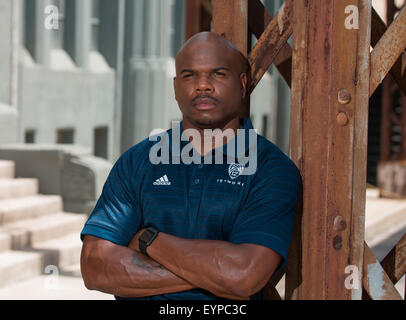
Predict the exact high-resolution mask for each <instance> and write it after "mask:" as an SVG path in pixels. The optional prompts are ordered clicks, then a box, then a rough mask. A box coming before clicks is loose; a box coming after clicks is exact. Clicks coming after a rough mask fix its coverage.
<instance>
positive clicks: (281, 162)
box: [257, 134, 299, 174]
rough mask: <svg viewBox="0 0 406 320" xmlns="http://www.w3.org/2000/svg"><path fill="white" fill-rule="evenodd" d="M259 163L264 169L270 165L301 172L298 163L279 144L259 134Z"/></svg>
mask: <svg viewBox="0 0 406 320" xmlns="http://www.w3.org/2000/svg"><path fill="white" fill-rule="evenodd" d="M257 149H258V164H261V165H262V166H263V167H264V169H265V168H269V167H279V168H281V167H286V168H290V169H291V170H292V171H293V172H294V173H295V174H299V169H298V168H297V166H296V164H295V163H294V162H293V161H292V160H291V159H290V158H289V157H288V155H286V154H285V153H284V152H283V151H282V150H281V149H280V148H279V147H278V146H277V145H275V144H274V143H273V142H271V141H269V140H268V139H267V138H265V137H264V136H262V135H259V134H258V148H257Z"/></svg>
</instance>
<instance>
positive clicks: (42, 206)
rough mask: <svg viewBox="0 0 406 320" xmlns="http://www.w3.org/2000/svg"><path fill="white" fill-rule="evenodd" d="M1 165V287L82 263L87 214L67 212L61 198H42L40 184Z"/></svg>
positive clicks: (10, 165) (8, 165) (7, 164)
mask: <svg viewBox="0 0 406 320" xmlns="http://www.w3.org/2000/svg"><path fill="white" fill-rule="evenodd" d="M14 173H15V167H14V162H12V161H5V160H0V287H3V286H6V285H9V284H13V283H15V282H17V281H22V280H26V279H29V278H32V277H36V276H38V275H40V274H43V273H44V271H45V269H46V267H47V266H49V265H54V266H57V267H58V268H59V269H60V268H65V267H68V266H72V265H78V264H79V262H80V251H81V246H82V243H81V241H80V236H79V235H80V231H81V230H82V227H83V225H84V223H85V221H86V219H87V215H86V214H77V213H75V214H74V213H67V212H63V209H62V207H63V206H62V198H61V197H60V196H58V195H40V194H38V180H37V179H26V178H15V176H14Z"/></svg>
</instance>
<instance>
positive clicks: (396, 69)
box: [371, 9, 406, 95]
mask: <svg viewBox="0 0 406 320" xmlns="http://www.w3.org/2000/svg"><path fill="white" fill-rule="evenodd" d="M371 28H372V29H371V46H372V47H375V46H376V44H377V43H378V41H379V39H380V38H381V37H382V36H383V35H384V34H385V31H386V24H385V22H383V20H382V19H381V17H380V16H379V15H378V13H377V12H376V11H375V10H374V9H373V10H372V27H371ZM405 67H406V53H405V52H402V53H401V56H400V57H399V58H398V59H397V60H396V62H395V64H394V65H393V67H392V68H391V69H390V71H389V73H390V75H391V76H392V78H393V80H395V81H396V83H397V84H398V86H399V88H400V90H402V92H403V94H404V95H406V72H405Z"/></svg>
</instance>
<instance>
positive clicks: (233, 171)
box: [228, 163, 245, 179]
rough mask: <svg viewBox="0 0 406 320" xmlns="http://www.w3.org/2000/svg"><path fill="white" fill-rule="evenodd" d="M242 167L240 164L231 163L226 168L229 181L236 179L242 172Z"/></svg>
mask: <svg viewBox="0 0 406 320" xmlns="http://www.w3.org/2000/svg"><path fill="white" fill-rule="evenodd" d="M244 167H245V166H244V165H243V164H240V163H231V164H230V166H229V167H228V174H229V176H230V178H231V179H235V178H237V177H238V176H239V175H240V174H241V173H242V172H243V171H244Z"/></svg>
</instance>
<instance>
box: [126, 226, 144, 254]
mask: <svg viewBox="0 0 406 320" xmlns="http://www.w3.org/2000/svg"><path fill="white" fill-rule="evenodd" d="M145 229H146V228H144V229H141V230H138V231H137V233H136V234H135V235H134V237H133V238H132V239H131V241H130V243H129V244H128V247H129V248H130V249H132V250H135V251H137V252H140V253H141V251H140V245H139V241H138V239H139V237H140V236H141V234H142V233H143V232H144V230H145Z"/></svg>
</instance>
